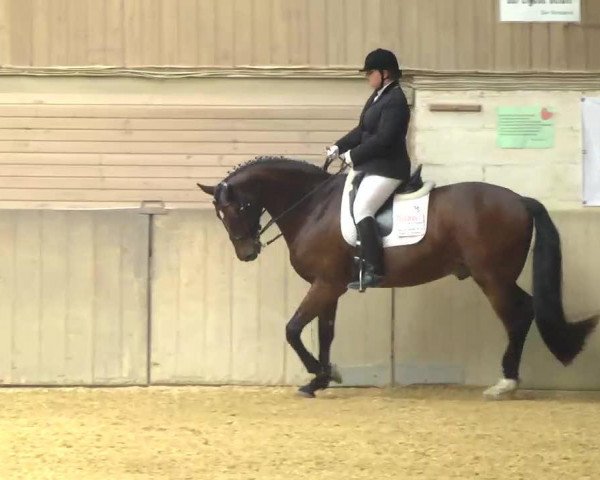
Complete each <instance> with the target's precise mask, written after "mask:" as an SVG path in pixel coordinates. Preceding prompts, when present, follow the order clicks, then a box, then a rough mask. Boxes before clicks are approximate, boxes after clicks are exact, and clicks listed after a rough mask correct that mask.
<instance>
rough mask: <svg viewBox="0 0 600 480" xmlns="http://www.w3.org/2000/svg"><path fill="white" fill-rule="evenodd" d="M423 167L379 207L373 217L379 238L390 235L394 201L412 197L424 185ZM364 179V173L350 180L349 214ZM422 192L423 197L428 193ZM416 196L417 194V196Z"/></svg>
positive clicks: (418, 168) (392, 225) (392, 224)
mask: <svg viewBox="0 0 600 480" xmlns="http://www.w3.org/2000/svg"><path fill="white" fill-rule="evenodd" d="M422 168H423V165H419V166H418V167H417V169H416V170H415V172H414V173H413V174H412V175H411V176H410V179H409V180H408V181H407V182H403V183H402V184H400V186H399V187H398V188H397V189H396V190H395V191H394V193H393V194H392V195H390V197H389V198H388V199H387V200H386V202H385V203H384V204H383V205H382V206H381V208H380V209H379V210H378V211H377V213H376V215H375V220H376V221H377V226H378V227H379V234H380V236H381V237H386V236H388V235H389V234H390V233H392V229H393V227H394V216H393V206H394V201H395V200H396V199H397V198H398V197H397V196H400V198H399V199H403V198H406V197H404V196H405V195H406V196H407V197H410V196H412V194H415V193H417V192H419V191H420V190H422V189H423V188H424V187H425V186H426V184H425V183H423V179H422V178H421V170H422ZM363 178H364V173H359V174H357V175H356V176H355V177H354V179H353V180H352V190H351V191H350V195H349V196H350V209H351V214H352V211H353V208H352V207H353V205H354V200H355V198H356V192H357V191H358V186H359V185H360V182H361V181H362V179H363ZM429 190H430V188H429ZM429 190H427V192H423V194H424V195H425V194H426V193H428V192H429ZM417 195H418V194H417Z"/></svg>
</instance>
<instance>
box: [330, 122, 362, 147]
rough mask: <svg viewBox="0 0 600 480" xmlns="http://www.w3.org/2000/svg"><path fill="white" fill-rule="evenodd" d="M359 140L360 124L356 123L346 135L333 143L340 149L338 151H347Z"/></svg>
mask: <svg viewBox="0 0 600 480" xmlns="http://www.w3.org/2000/svg"><path fill="white" fill-rule="evenodd" d="M360 140H361V133H360V125H357V126H356V127H354V128H353V129H352V130H350V131H349V132H348V133H347V134H346V135H344V136H343V137H342V138H340V139H339V140H338V141H337V142H335V144H336V145H337V146H338V148H339V149H340V153H344V152H347V151H348V150H350V149H351V148H354V147H356V146H357V145H358V144H359V143H360Z"/></svg>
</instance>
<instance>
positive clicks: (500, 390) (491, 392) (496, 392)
mask: <svg viewBox="0 0 600 480" xmlns="http://www.w3.org/2000/svg"><path fill="white" fill-rule="evenodd" d="M518 386H519V384H518V382H517V381H516V380H513V379H512V378H502V379H500V380H498V383H496V385H494V386H492V387H490V388H488V389H487V390H486V391H485V392H483V395H484V396H486V397H492V398H497V397H501V396H503V395H506V394H507V393H511V392H514V391H515V390H517V388H518Z"/></svg>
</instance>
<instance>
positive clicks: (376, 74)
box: [365, 70, 389, 90]
mask: <svg viewBox="0 0 600 480" xmlns="http://www.w3.org/2000/svg"><path fill="white" fill-rule="evenodd" d="M365 76H366V77H367V80H368V82H369V86H370V87H371V88H372V89H374V90H377V89H379V88H380V87H381V72H380V71H379V70H369V71H367V72H366V73H365ZM388 78H389V72H388V71H387V70H384V71H383V79H384V80H387V79H388Z"/></svg>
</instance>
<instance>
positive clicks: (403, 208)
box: [340, 170, 435, 248]
mask: <svg viewBox="0 0 600 480" xmlns="http://www.w3.org/2000/svg"><path fill="white" fill-rule="evenodd" d="M356 175H357V173H356V172H355V171H354V170H351V171H350V173H349V174H348V176H347V178H346V183H345V185H344V193H343V197H342V208H341V218H340V225H341V229H342V236H343V237H344V240H345V241H346V243H348V244H349V245H352V246H356V241H357V236H358V235H357V232H356V226H355V224H354V220H353V219H352V214H351V210H350V204H351V197H352V198H354V196H353V195H352V191H353V188H354V187H353V183H354V180H355V178H356ZM433 187H435V184H434V183H433V182H424V183H423V186H422V187H421V188H420V189H419V190H417V191H415V192H411V193H396V194H394V195H393V196H392V197H393V198H390V199H388V201H387V202H386V203H385V204H384V205H383V206H382V207H381V209H379V211H378V212H377V215H376V218H377V224H378V225H379V232H380V234H381V237H382V240H383V246H384V248H388V247H398V246H402V245H412V244H415V243H418V242H419V241H421V240H422V239H423V237H424V236H425V233H426V232H427V213H428V209H429V194H430V192H431V190H432V189H433Z"/></svg>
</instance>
